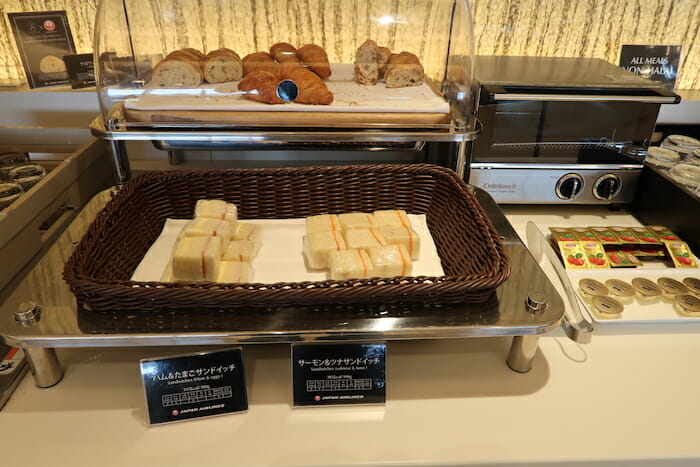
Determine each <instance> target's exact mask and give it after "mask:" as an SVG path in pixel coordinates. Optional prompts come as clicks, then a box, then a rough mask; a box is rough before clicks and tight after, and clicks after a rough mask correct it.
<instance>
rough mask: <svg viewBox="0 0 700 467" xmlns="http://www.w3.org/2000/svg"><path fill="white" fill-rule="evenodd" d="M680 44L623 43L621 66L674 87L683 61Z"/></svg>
mask: <svg viewBox="0 0 700 467" xmlns="http://www.w3.org/2000/svg"><path fill="white" fill-rule="evenodd" d="M681 49H682V47H681V46H680V45H627V44H625V45H623V46H622V48H621V49H620V64H619V66H620V67H622V68H624V69H625V70H627V71H631V72H632V73H635V74H637V75H641V76H643V77H645V78H648V79H650V80H652V81H661V82H662V83H664V86H666V87H668V88H669V89H673V87H674V86H675V84H676V78H677V77H678V69H679V67H680V63H681Z"/></svg>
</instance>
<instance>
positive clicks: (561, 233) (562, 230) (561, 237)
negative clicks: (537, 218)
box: [549, 227, 576, 242]
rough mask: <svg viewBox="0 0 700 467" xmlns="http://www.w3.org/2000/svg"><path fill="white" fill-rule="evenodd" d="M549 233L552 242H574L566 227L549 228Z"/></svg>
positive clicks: (572, 234) (574, 239)
mask: <svg viewBox="0 0 700 467" xmlns="http://www.w3.org/2000/svg"><path fill="white" fill-rule="evenodd" d="M549 231H550V232H552V239H553V240H554V242H571V241H576V237H575V236H574V233H573V232H572V231H571V230H570V229H567V228H566V227H550V228H549Z"/></svg>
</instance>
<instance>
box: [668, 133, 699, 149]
mask: <svg viewBox="0 0 700 467" xmlns="http://www.w3.org/2000/svg"><path fill="white" fill-rule="evenodd" d="M666 139H667V140H668V141H669V142H670V143H673V144H675V145H676V146H680V147H681V148H683V149H700V141H699V140H697V139H695V138H691V137H690V136H685V135H669V136H668V137H667V138H666Z"/></svg>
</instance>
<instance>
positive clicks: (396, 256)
mask: <svg viewBox="0 0 700 467" xmlns="http://www.w3.org/2000/svg"><path fill="white" fill-rule="evenodd" d="M367 253H368V254H369V258H370V259H371V260H372V265H373V266H374V275H375V276H379V277H395V276H410V275H411V265H412V263H411V257H410V256H409V253H408V251H407V250H406V247H405V246H403V245H387V246H378V247H374V248H369V249H368V250H367Z"/></svg>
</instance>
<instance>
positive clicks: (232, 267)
mask: <svg viewBox="0 0 700 467" xmlns="http://www.w3.org/2000/svg"><path fill="white" fill-rule="evenodd" d="M251 279H252V274H251V267H250V264H248V263H246V262H245V261H222V262H221V265H220V266H219V274H218V276H217V277H216V282H223V283H225V282H250V281H251Z"/></svg>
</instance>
